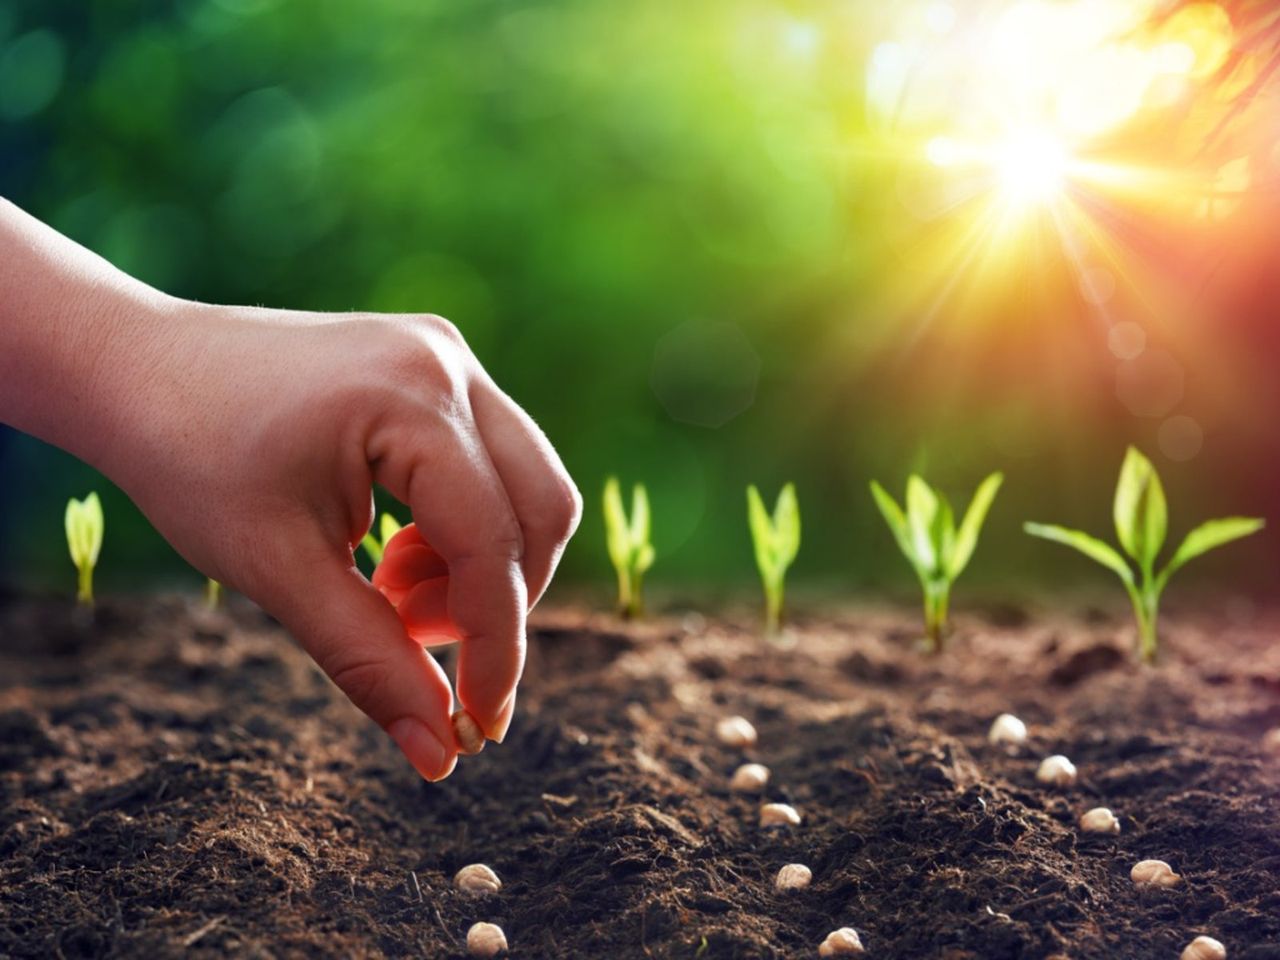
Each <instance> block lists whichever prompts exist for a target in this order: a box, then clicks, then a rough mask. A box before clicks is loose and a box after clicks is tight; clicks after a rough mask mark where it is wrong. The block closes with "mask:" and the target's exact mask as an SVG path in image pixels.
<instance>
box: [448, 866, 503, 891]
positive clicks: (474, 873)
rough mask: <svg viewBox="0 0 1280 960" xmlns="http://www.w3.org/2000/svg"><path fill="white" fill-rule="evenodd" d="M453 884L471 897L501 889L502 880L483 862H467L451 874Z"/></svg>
mask: <svg viewBox="0 0 1280 960" xmlns="http://www.w3.org/2000/svg"><path fill="white" fill-rule="evenodd" d="M453 886H454V888H455V889H457V890H461V891H462V892H463V893H466V894H470V895H471V896H473V897H485V896H488V895H489V894H491V893H497V892H498V891H499V890H501V889H502V881H501V880H499V879H498V875H497V874H496V873H494V872H493V870H492V869H490V868H489V867H487V866H485V865H484V864H483V863H469V864H467V865H466V866H465V867H463V868H462V869H461V870H459V871H458V872H457V873H455V874H454V875H453Z"/></svg>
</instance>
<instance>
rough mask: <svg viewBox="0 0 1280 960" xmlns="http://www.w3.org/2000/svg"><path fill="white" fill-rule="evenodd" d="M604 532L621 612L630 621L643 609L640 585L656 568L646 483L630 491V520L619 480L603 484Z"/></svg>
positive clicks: (612, 478)
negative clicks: (614, 574) (616, 580)
mask: <svg viewBox="0 0 1280 960" xmlns="http://www.w3.org/2000/svg"><path fill="white" fill-rule="evenodd" d="M604 532H605V543H606V546H608V548H609V561H610V562H611V563H612V564H613V569H614V570H616V571H617V573H618V612H619V613H620V614H622V616H623V617H624V618H626V619H628V620H633V619H635V618H636V617H639V616H640V613H641V611H642V609H643V605H642V603H641V594H640V586H641V582H642V581H643V579H644V575H645V572H646V571H647V570H648V569H649V568H650V567H651V566H653V556H654V554H653V545H652V544H651V543H649V494H648V492H647V491H646V490H645V488H644V484H642V483H637V484H636V485H635V487H633V488H632V490H631V517H630V519H628V517H627V511H626V510H625V509H624V508H623V506H622V488H621V487H619V486H618V478H617V477H610V478H609V479H608V480H606V481H605V484H604Z"/></svg>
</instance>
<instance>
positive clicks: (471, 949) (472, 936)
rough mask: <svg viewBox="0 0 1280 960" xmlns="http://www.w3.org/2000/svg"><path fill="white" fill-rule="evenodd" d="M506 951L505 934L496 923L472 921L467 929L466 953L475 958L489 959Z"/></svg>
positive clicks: (479, 959) (478, 959) (480, 959)
mask: <svg viewBox="0 0 1280 960" xmlns="http://www.w3.org/2000/svg"><path fill="white" fill-rule="evenodd" d="M506 952H507V935H506V934H505V933H503V932H502V928H501V927H500V926H498V925H497V924H496V923H474V924H472V925H471V929H470V930H468V931H467V953H469V954H471V956H473V957H476V958H477V960H490V958H491V957H496V956H498V955H499V954H503V953H506Z"/></svg>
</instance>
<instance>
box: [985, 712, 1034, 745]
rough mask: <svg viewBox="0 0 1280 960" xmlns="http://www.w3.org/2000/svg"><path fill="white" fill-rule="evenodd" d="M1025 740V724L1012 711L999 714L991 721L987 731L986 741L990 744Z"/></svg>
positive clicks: (1024, 741) (1022, 741)
mask: <svg viewBox="0 0 1280 960" xmlns="http://www.w3.org/2000/svg"><path fill="white" fill-rule="evenodd" d="M1026 740H1027V725H1026V724H1025V723H1023V722H1022V721H1021V720H1019V719H1018V718H1017V717H1015V716H1014V715H1013V714H1012V713H1002V714H1000V716H998V717H996V718H995V720H993V721H992V723H991V729H990V730H988V731H987V742H988V743H992V744H1000V743H1026Z"/></svg>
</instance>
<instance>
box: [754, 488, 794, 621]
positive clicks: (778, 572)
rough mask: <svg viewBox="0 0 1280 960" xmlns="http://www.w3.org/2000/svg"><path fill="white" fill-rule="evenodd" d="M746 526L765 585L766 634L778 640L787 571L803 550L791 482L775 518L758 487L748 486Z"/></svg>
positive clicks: (761, 578)
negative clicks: (766, 505)
mask: <svg viewBox="0 0 1280 960" xmlns="http://www.w3.org/2000/svg"><path fill="white" fill-rule="evenodd" d="M747 526H749V527H750V528H751V542H752V544H753V545H754V546H755V553H756V567H757V568H759V570H760V582H761V583H762V584H763V585H764V629H765V634H766V635H767V636H769V637H777V636H778V633H779V631H780V630H781V628H782V600H783V588H784V586H785V583H786V579H787V568H789V567H790V566H791V564H792V561H794V560H795V558H796V554H797V553H798V552H799V551H800V504H799V503H798V502H797V501H796V487H795V484H794V483H788V484H787V485H786V486H785V487H783V488H782V492H781V493H779V494H778V501H777V503H775V504H774V507H773V516H772V517H771V516H770V515H769V512H768V511H767V510H766V509H765V507H764V501H763V500H761V499H760V491H759V490H757V489H756V486H755V484H752V485H751V486H749V487H747Z"/></svg>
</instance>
